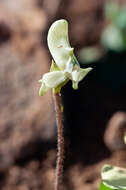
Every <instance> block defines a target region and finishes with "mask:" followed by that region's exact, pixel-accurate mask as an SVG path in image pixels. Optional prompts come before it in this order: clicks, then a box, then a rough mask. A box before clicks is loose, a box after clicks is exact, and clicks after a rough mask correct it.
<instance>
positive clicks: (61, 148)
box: [54, 92, 64, 190]
mask: <svg viewBox="0 0 126 190" xmlns="http://www.w3.org/2000/svg"><path fill="white" fill-rule="evenodd" d="M54 102H55V111H56V122H57V133H58V134H57V137H58V139H57V141H58V145H57V146H58V154H57V165H56V174H55V175H56V176H55V187H54V190H60V185H61V183H62V172H63V154H64V137H63V124H62V111H61V97H60V95H59V93H55V92H54Z"/></svg>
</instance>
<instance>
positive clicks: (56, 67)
mask: <svg viewBox="0 0 126 190" xmlns="http://www.w3.org/2000/svg"><path fill="white" fill-rule="evenodd" d="M47 41H48V47H49V50H50V53H51V55H52V57H53V59H54V61H55V62H54V61H52V65H51V69H50V72H48V73H46V74H44V75H43V77H42V79H41V80H40V82H42V85H41V88H40V91H39V94H40V96H42V95H44V94H45V93H46V92H47V91H48V90H49V89H50V88H54V89H55V90H56V91H57V92H59V91H60V89H61V87H62V86H64V84H66V82H68V81H69V80H72V85H73V88H74V89H77V88H78V83H79V82H80V81H81V80H82V79H83V78H84V77H85V76H86V75H87V74H88V72H89V71H91V70H92V68H91V67H89V68H86V69H82V68H80V65H79V63H78V61H77V59H76V57H75V55H74V53H73V50H74V49H73V48H71V46H70V43H69V39H68V23H67V21H66V20H64V19H62V20H58V21H56V22H54V23H53V24H52V25H51V27H50V29H49V32H48V37H47Z"/></svg>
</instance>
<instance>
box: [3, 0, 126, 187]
mask: <svg viewBox="0 0 126 190" xmlns="http://www.w3.org/2000/svg"><path fill="white" fill-rule="evenodd" d="M61 18H65V19H67V20H68V22H69V36H70V42H71V44H72V46H73V47H75V52H76V55H77V57H78V60H79V62H80V64H81V67H84V68H85V67H88V66H91V67H93V70H92V72H90V73H89V75H88V76H87V77H86V78H85V80H84V81H82V82H80V84H79V90H77V91H74V90H73V89H72V87H71V82H69V83H68V84H67V85H66V86H65V87H64V88H63V89H62V102H63V105H64V136H65V161H64V179H63V187H62V190H70V189H71V190H83V189H86V190H97V189H98V188H99V183H100V171H101V167H102V166H103V165H104V164H105V163H106V164H114V165H117V166H122V167H125V166H126V145H125V143H124V140H123V139H124V136H125V134H126V100H125V99H126V2H125V0H113V1H112V0H108V1H107V0H88V1H87V0H77V1H76V0H62V1H61V0H51V1H50V0H18V1H17V0H12V1H11V0H0V187H1V190H51V189H53V184H54V177H55V173H54V172H55V165H56V154H57V150H56V147H57V142H56V138H57V137H56V123H55V112H54V105H53V100H52V95H51V92H49V93H47V94H46V95H45V96H44V97H39V95H38V91H39V87H40V84H39V83H38V80H39V79H40V78H41V77H42V74H43V73H45V72H47V71H48V70H49V67H50V63H51V57H50V54H49V51H48V48H47V42H46V38H47V31H48V29H49V27H50V25H51V24H52V22H54V21H55V20H57V19H61Z"/></svg>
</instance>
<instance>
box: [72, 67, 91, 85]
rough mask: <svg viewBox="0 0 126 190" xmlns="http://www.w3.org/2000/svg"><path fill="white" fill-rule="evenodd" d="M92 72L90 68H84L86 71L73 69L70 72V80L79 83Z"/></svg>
mask: <svg viewBox="0 0 126 190" xmlns="http://www.w3.org/2000/svg"><path fill="white" fill-rule="evenodd" d="M91 70H92V68H91V67H89V68H86V69H81V68H79V69H75V70H74V71H73V72H72V80H73V81H75V82H79V81H81V80H82V79H83V78H84V77H85V76H86V75H87V74H88V73H89V72H90V71H91Z"/></svg>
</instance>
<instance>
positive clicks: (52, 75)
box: [39, 19, 92, 190]
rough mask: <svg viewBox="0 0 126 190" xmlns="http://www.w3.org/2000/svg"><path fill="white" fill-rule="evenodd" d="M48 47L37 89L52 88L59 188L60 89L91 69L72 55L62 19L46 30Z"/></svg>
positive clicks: (57, 183) (42, 91) (61, 141)
mask: <svg viewBox="0 0 126 190" xmlns="http://www.w3.org/2000/svg"><path fill="white" fill-rule="evenodd" d="M47 41H48V47H49V50H50V53H51V55H52V57H53V59H54V60H53V61H52V65H51V68H50V71H49V72H48V73H46V74H44V75H43V77H42V79H41V80H39V81H40V82H41V83H42V85H41V88H40V91H39V94H40V96H43V95H44V94H45V93H46V92H47V91H48V90H49V89H51V88H52V89H53V94H54V102H55V109H56V119H57V128H58V158H57V166H56V180H55V190H59V189H60V184H61V179H62V169H63V153H64V138H63V125H62V110H63V109H62V108H63V107H62V104H61V100H60V90H61V88H62V87H63V86H64V85H65V84H66V83H67V82H68V81H69V80H71V81H72V86H73V88H74V89H75V90H76V89H78V83H79V82H80V81H81V80H83V78H84V77H85V76H86V75H87V74H88V73H89V71H91V70H92V68H91V67H89V68H86V69H82V68H80V65H79V63H78V61H77V59H76V57H75V55H74V49H73V48H72V47H71V46H70V43H69V38H68V22H67V21H66V20H64V19H61V20H58V21H56V22H54V23H53V24H52V25H51V27H50V29H49V32H48V37H47Z"/></svg>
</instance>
